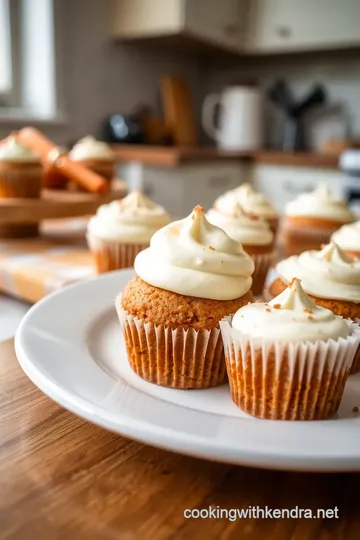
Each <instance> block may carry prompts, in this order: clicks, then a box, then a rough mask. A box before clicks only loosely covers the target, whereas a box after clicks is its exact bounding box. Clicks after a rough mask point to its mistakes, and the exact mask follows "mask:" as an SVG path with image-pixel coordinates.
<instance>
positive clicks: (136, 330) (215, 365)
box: [115, 295, 227, 389]
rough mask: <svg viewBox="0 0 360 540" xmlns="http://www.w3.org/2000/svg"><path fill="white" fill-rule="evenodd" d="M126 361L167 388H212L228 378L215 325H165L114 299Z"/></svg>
mask: <svg viewBox="0 0 360 540" xmlns="http://www.w3.org/2000/svg"><path fill="white" fill-rule="evenodd" d="M115 305H116V311H117V314H118V317H119V321H120V325H121V327H122V331H123V335H124V339H125V344H126V350H127V355H128V359H129V364H130V366H131V368H132V370H133V371H134V372H135V373H136V374H137V375H138V376H139V377H141V378H142V379H144V380H145V381H148V382H151V383H154V384H158V385H160V386H167V387H170V388H178V389H190V388H211V387H214V386H218V385H220V384H223V383H225V382H226V381H227V375H226V367H225V358H224V347H223V343H222V339H221V333H220V330H219V329H218V328H211V329H201V330H195V329H193V328H189V329H187V330H185V329H183V328H166V327H165V326H164V325H161V324H160V325H155V324H154V323H152V322H145V321H144V320H143V319H138V318H137V317H134V316H133V315H130V314H129V313H128V312H127V311H126V310H124V309H123V307H122V305H121V295H120V296H118V297H117V299H116V301H115Z"/></svg>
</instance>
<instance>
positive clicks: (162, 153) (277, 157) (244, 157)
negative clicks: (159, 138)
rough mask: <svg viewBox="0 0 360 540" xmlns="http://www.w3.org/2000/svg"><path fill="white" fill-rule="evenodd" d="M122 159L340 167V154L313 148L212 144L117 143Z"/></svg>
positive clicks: (164, 163) (172, 164)
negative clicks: (256, 148)
mask: <svg viewBox="0 0 360 540" xmlns="http://www.w3.org/2000/svg"><path fill="white" fill-rule="evenodd" d="M113 149H114V151H115V153H116V156H117V158H118V160H119V161H120V162H121V161H123V162H129V161H139V162H141V163H143V164H147V165H155V166H156V165H159V166H165V167H177V166H178V165H181V164H184V163H196V162H213V161H217V162H226V161H244V162H248V163H263V164H269V165H286V166H298V167H310V168H323V169H335V170H336V169H338V156H337V155H327V154H319V153H310V152H279V151H271V150H259V151H255V152H232V151H225V150H218V149H217V148H214V147H212V146H202V147H171V146H146V145H127V144H124V145H122V144H116V145H113Z"/></svg>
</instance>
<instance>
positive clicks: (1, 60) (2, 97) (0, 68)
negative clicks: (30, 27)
mask: <svg viewBox="0 0 360 540" xmlns="http://www.w3.org/2000/svg"><path fill="white" fill-rule="evenodd" d="M11 20H12V17H11V15H10V0H0V105H1V106H6V105H9V104H10V103H11V97H12V93H13V90H14V77H13V61H14V60H13V54H12V53H13V46H12V38H13V30H12V28H11V26H12V25H11Z"/></svg>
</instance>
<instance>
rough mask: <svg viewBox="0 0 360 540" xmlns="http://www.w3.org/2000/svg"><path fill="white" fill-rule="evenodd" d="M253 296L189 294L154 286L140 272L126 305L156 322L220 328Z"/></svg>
mask: <svg viewBox="0 0 360 540" xmlns="http://www.w3.org/2000/svg"><path fill="white" fill-rule="evenodd" d="M252 299H253V297H252V294H251V292H250V291H249V292H247V293H246V294H244V295H243V296H241V297H240V298H235V299H233V300H213V299H211V298H197V297H196V296H185V295H183V294H177V293H174V292H172V291H166V290H165V289H160V288H159V287H153V286H152V285H149V284H148V283H146V282H145V281H143V280H142V279H141V278H139V277H138V276H136V277H134V278H133V279H132V280H131V281H130V282H129V283H128V284H127V286H126V287H125V289H124V292H123V294H122V300H121V302H122V306H123V308H124V309H126V311H127V312H128V313H130V314H131V315H133V316H134V317H137V318H138V319H143V320H144V321H145V322H151V323H153V324H155V325H164V326H166V327H177V328H184V329H187V328H190V327H191V328H195V329H196V330H201V329H204V328H219V321H220V320H221V319H222V318H223V317H225V315H228V314H229V313H235V311H237V310H238V309H239V308H240V307H241V306H244V305H245V304H247V303H248V302H251V301H252Z"/></svg>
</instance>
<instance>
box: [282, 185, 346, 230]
mask: <svg viewBox="0 0 360 540" xmlns="http://www.w3.org/2000/svg"><path fill="white" fill-rule="evenodd" d="M285 214H286V215H287V216H306V217H307V216H309V217H315V218H322V219H330V220H332V221H338V222H340V223H348V222H349V221H352V220H353V219H354V216H353V214H352V213H351V211H350V209H349V207H348V205H347V202H346V201H344V200H342V199H338V198H336V197H334V196H333V195H332V194H331V192H330V191H329V189H328V187H327V186H324V185H321V186H319V187H318V188H316V189H315V190H314V191H312V192H311V193H302V194H301V195H299V196H298V197H297V198H296V199H294V200H293V201H291V202H289V203H288V204H287V205H286V206H285Z"/></svg>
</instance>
